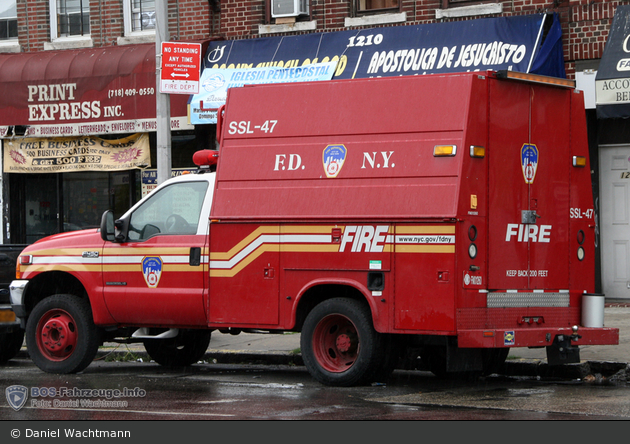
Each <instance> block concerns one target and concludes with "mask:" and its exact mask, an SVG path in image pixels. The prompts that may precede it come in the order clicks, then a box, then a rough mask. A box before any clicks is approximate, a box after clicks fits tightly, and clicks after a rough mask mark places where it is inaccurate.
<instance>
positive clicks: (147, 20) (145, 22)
mask: <svg viewBox="0 0 630 444" xmlns="http://www.w3.org/2000/svg"><path fill="white" fill-rule="evenodd" d="M140 19H141V21H142V29H155V11H149V12H143V13H142V15H141V17H140Z"/></svg>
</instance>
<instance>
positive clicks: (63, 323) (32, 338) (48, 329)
mask: <svg viewBox="0 0 630 444" xmlns="http://www.w3.org/2000/svg"><path fill="white" fill-rule="evenodd" d="M100 339H101V336H100V330H99V329H98V328H97V327H96V326H95V325H94V321H93V319H92V310H91V308H90V304H89V302H88V300H87V299H83V298H80V297H77V296H74V295H69V294H58V295H54V296H50V297H47V298H46V299H43V300H42V301H40V302H39V303H38V304H37V305H36V306H35V308H34V309H33V311H32V312H31V314H30V315H29V318H28V321H27V323H26V346H27V348H28V353H29V355H30V357H31V359H32V360H33V362H34V363H35V365H37V366H38V367H39V368H40V369H42V370H43V371H45V372H48V373H60V374H64V373H77V372H80V371H82V370H84V369H85V368H86V367H87V366H88V365H90V363H91V362H92V360H93V359H94V356H96V352H97V351H98V347H99V345H100Z"/></svg>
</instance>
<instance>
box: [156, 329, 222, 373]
mask: <svg viewBox="0 0 630 444" xmlns="http://www.w3.org/2000/svg"><path fill="white" fill-rule="evenodd" d="M210 335H211V331H210V330H180V331H179V334H178V335H177V336H176V337H174V338H171V339H145V340H144V348H145V349H146V351H147V353H148V354H149V356H151V358H152V359H153V360H154V361H155V362H157V363H158V364H160V365H163V366H165V367H186V366H188V365H192V364H194V363H196V362H197V361H199V360H200V359H201V358H203V355H205V354H206V350H208V346H209V345H210Z"/></svg>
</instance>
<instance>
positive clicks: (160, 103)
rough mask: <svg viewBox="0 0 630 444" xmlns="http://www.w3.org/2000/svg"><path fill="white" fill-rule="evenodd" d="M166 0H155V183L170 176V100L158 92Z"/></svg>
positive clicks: (165, 39) (166, 23)
mask: <svg viewBox="0 0 630 444" xmlns="http://www.w3.org/2000/svg"><path fill="white" fill-rule="evenodd" d="M167 16H168V0H155V65H156V66H155V68H156V70H155V72H156V77H157V78H156V89H155V118H156V124H157V183H158V185H159V184H161V183H162V182H164V181H165V180H167V179H168V178H170V177H171V101H170V96H169V95H168V94H162V93H161V92H160V73H161V70H162V42H168V38H169V37H168V19H167Z"/></svg>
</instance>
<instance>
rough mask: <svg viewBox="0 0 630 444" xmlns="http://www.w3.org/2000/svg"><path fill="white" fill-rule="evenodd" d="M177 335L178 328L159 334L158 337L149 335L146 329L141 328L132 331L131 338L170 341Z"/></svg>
mask: <svg viewBox="0 0 630 444" xmlns="http://www.w3.org/2000/svg"><path fill="white" fill-rule="evenodd" d="M178 334H179V329H178V328H170V329H168V330H166V331H165V332H162V333H160V334H159V335H150V334H149V329H148V328H146V327H142V328H139V329H137V330H136V331H134V332H133V334H132V335H131V337H132V338H139V339H170V338H174V337H176V336H177V335H178Z"/></svg>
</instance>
